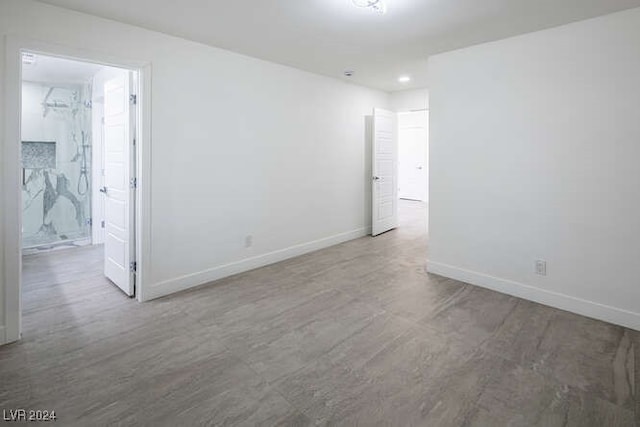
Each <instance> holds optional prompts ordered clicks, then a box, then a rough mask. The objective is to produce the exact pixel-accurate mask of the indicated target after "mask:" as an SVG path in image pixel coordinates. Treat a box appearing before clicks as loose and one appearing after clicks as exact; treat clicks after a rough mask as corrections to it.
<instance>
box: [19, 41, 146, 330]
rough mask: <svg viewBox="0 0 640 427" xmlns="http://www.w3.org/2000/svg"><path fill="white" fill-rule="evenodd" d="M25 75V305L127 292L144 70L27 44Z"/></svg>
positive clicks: (131, 279)
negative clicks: (138, 105) (138, 107)
mask: <svg viewBox="0 0 640 427" xmlns="http://www.w3.org/2000/svg"><path fill="white" fill-rule="evenodd" d="M21 76H22V81H21V119H20V132H21V138H20V140H21V141H20V168H21V175H22V182H21V198H22V217H21V220H22V221H21V224H22V226H21V247H22V276H21V278H22V283H21V285H22V286H21V296H22V308H23V309H22V311H23V314H24V315H25V316H30V315H32V314H33V313H38V312H39V311H40V309H45V308H46V309H51V307H57V308H61V307H63V306H65V305H68V304H69V303H72V302H73V301H77V300H79V299H80V300H81V299H82V298H87V297H90V295H91V294H94V295H96V296H97V297H98V298H105V299H107V298H108V297H107V295H111V296H112V297H113V298H115V299H118V298H120V299H122V300H123V301H127V300H128V298H126V297H127V296H134V295H135V270H136V265H135V261H134V260H135V250H134V248H135V242H134V236H135V230H134V226H135V220H134V218H135V209H136V206H135V187H136V178H135V177H136V174H135V167H134V166H135V164H136V159H135V154H136V149H135V139H136V129H137V127H138V123H137V122H138V114H137V113H136V101H137V96H136V95H137V87H138V80H139V79H138V73H137V72H135V71H131V70H127V69H123V68H117V67H111V66H105V65H100V64H96V63H91V62H83V61H78V60H70V59H64V58H59V57H54V56H48V55H43V54H37V53H31V52H22V73H21ZM35 316H36V317H37V314H36V315H35ZM26 320H29V319H26ZM32 323H33V322H29V321H25V322H23V324H24V325H32ZM27 333H28V330H27Z"/></svg>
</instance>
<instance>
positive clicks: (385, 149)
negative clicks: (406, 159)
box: [371, 108, 398, 236]
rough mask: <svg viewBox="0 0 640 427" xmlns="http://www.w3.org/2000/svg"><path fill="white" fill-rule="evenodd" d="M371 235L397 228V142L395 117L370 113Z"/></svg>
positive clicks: (377, 110)
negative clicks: (371, 120)
mask: <svg viewBox="0 0 640 427" xmlns="http://www.w3.org/2000/svg"><path fill="white" fill-rule="evenodd" d="M371 152H372V158H373V164H372V171H373V185H372V186H371V189H372V202H373V206H372V212H371V213H372V219H371V227H372V228H371V234H372V235H373V236H377V235H378V234H380V233H384V232H385V231H389V230H391V229H393V228H395V227H397V226H398V167H397V165H398V141H397V131H396V115H395V114H394V113H392V112H391V111H387V110H381V109H379V108H376V109H374V110H373V147H372V151H371Z"/></svg>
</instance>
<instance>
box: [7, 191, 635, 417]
mask: <svg viewBox="0 0 640 427" xmlns="http://www.w3.org/2000/svg"><path fill="white" fill-rule="evenodd" d="M401 210H402V218H403V220H402V224H401V226H400V228H399V229H397V230H395V231H392V232H390V233H386V234H384V235H382V236H379V237H376V238H362V239H358V240H354V241H351V242H347V243H344V244H341V245H338V246H335V247H332V248H328V249H325V250H322V251H319V252H315V253H312V254H308V255H305V256H302V257H299V258H295V259H291V260H288V261H285V262H282V263H279V264H275V265H272V266H269V267H265V268H261V269H258V270H254V271H251V272H248V273H244V274H241V275H237V276H235V277H231V278H228V279H225V280H222V281H219V282H217V283H215V284H212V285H209V286H204V287H200V288H198V289H195V290H191V291H189V292H183V293H181V294H178V295H174V296H171V297H167V298H163V299H160V300H157V301H152V302H149V303H145V304H138V303H136V302H135V301H134V300H131V299H128V298H126V297H125V296H124V295H123V294H122V293H121V292H120V291H119V290H118V289H116V288H115V287H114V286H113V285H111V284H109V283H108V282H107V281H106V280H105V279H104V278H103V277H102V273H101V271H102V249H101V248H100V247H90V248H81V249H72V250H67V251H57V252H52V253H48V254H39V255H34V256H28V257H25V260H24V261H25V262H24V281H25V286H24V292H23V301H24V317H23V319H24V328H23V330H24V339H23V340H22V341H21V342H19V343H16V344H11V345H8V346H4V347H0V409H7V410H8V409H15V408H25V409H46V410H52V409H55V410H56V413H57V416H58V421H57V422H58V424H60V425H85V426H88V425H96V426H97V425H111V424H119V425H150V426H158V425H170V426H177V425H181V426H182V425H317V424H320V425H325V424H337V425H398V426H405V425H416V426H438V427H439V426H492V427H493V426H545V427H553V426H576V427H587V426H632V425H634V420H635V419H636V417H635V416H634V413H637V408H638V404H637V402H638V401H639V399H638V397H637V395H636V388H637V384H638V379H639V377H640V369H638V366H637V362H636V356H635V355H638V354H639V353H640V351H636V350H638V347H637V346H638V343H640V340H638V338H637V336H636V333H635V332H632V331H629V330H627V329H625V328H622V327H618V326H614V325H610V324H606V323H603V322H599V321H596V320H591V319H587V318H585V317H581V316H577V315H573V314H570V313H567V312H563V311H559V310H555V309H552V308H548V307H545V306H542V305H538V304H534V303H530V302H527V301H523V300H519V299H516V298H513V297H509V296H506V295H502V294H499V293H495V292H491V291H488V290H484V289H481V288H478V287H473V286H470V285H465V284H463V283H460V282H456V281H453V280H449V279H444V278H442V277H438V276H434V275H430V274H427V273H425V270H424V263H425V258H426V253H425V252H426V233H425V228H426V227H425V212H424V207H423V205H422V204H419V203H416V202H403V203H402V206H401Z"/></svg>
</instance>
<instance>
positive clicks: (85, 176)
mask: <svg viewBox="0 0 640 427" xmlns="http://www.w3.org/2000/svg"><path fill="white" fill-rule="evenodd" d="M90 147H91V145H89V135H88V134H86V133H85V131H82V156H81V160H80V176H79V177H78V194H79V195H81V196H84V195H85V194H87V193H88V192H89V167H88V165H87V148H90Z"/></svg>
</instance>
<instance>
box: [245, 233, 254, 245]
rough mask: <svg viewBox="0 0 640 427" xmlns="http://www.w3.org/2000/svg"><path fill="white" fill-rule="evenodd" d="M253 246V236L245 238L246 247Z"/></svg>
mask: <svg viewBox="0 0 640 427" xmlns="http://www.w3.org/2000/svg"><path fill="white" fill-rule="evenodd" d="M251 246H253V236H251V235H249V236H247V237H245V238H244V247H245V248H250V247H251Z"/></svg>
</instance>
